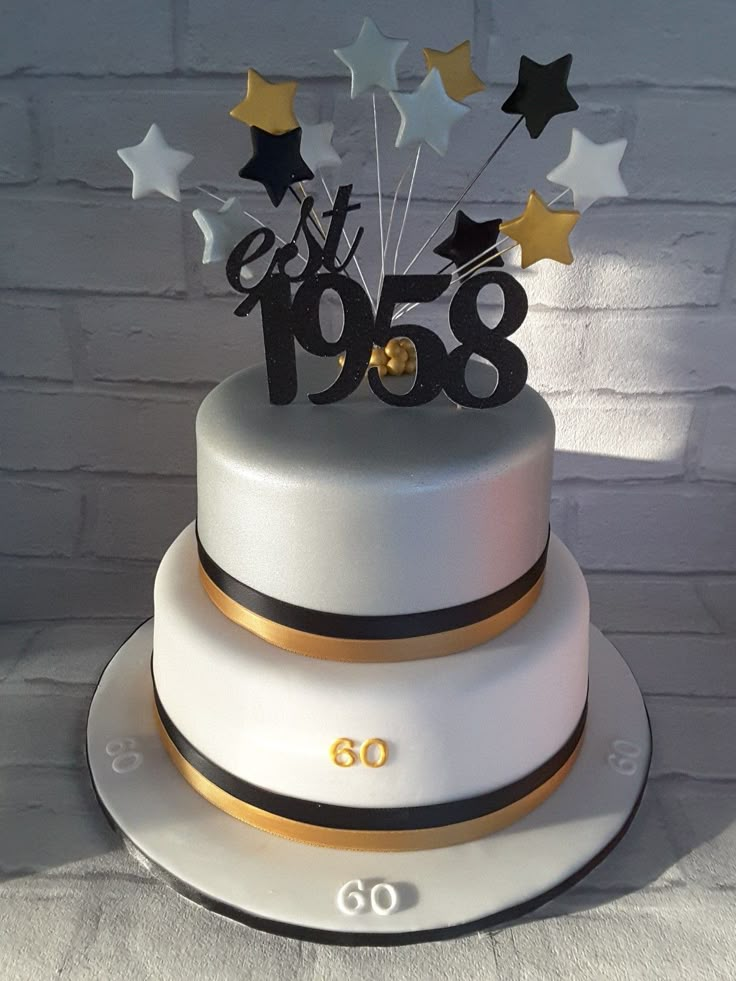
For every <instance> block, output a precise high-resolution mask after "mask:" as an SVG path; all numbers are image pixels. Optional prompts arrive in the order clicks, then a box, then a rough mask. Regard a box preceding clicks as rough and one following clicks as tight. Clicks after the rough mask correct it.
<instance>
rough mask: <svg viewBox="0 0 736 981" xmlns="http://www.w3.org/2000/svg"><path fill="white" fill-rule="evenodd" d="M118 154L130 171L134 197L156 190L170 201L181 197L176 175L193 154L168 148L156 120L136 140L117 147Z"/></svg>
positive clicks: (190, 159)
mask: <svg viewBox="0 0 736 981" xmlns="http://www.w3.org/2000/svg"><path fill="white" fill-rule="evenodd" d="M118 156H119V157H120V159H121V160H122V161H123V163H124V164H126V166H128V167H129V168H130V169H131V171H132V172H133V197H134V198H136V199H137V198H145V197H146V196H147V195H149V194H153V192H154V191H158V192H159V194H165V195H166V197H167V198H173V199H174V201H180V200H181V193H180V191H179V174H180V173H181V172H182V170H184V168H185V167H187V166H188V165H189V164H190V163H191V162H192V160H194V157H193V156H192V155H191V153H185V152H184V151H183V150H175V149H174V148H173V147H170V146H169V144H168V143H167V142H166V140H165V139H164V136H163V133H162V132H161V130H160V129H159V128H158V126H157V125H156V123H154V124H153V125H152V126H151V128H150V129H149V130H148V132H147V133H146V135H145V137H144V138H143V140H141V142H140V143H137V144H136V145H135V146H126V147H123V148H122V149H120V150H118Z"/></svg>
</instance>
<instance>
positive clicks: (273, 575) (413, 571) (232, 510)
mask: <svg viewBox="0 0 736 981" xmlns="http://www.w3.org/2000/svg"><path fill="white" fill-rule="evenodd" d="M298 369H299V396H298V397H297V399H296V400H295V402H293V403H292V404H291V405H271V404H270V403H269V402H268V395H267V388H266V377H265V370H264V369H263V367H262V366H258V367H256V368H251V369H249V370H247V371H244V372H240V373H239V374H237V375H233V376H232V377H231V378H229V379H228V380H227V381H225V382H223V383H222V384H220V385H218V386H217V388H215V389H214V391H212V392H211V393H210V395H209V396H208V397H207V398H206V399H205V401H204V402H203V404H202V406H201V408H200V410H199V414H198V416H197V496H198V511H197V515H198V530H199V534H200V537H201V540H202V543H203V545H204V547H205V549H206V550H207V552H208V553H209V555H210V556H211V557H212V558H213V559H214V561H215V562H216V563H217V564H218V565H219V566H221V567H222V568H223V569H224V570H225V571H226V572H228V573H230V575H231V576H234V577H235V578H236V579H238V580H240V581H241V582H243V583H245V584H246V585H248V586H251V587H253V588H254V589H257V590H259V591H260V592H262V593H266V594H267V595H268V596H273V597H275V598H277V599H280V600H285V601H287V602H290V603H294V604H296V605H297V606H304V607H308V608H310V609H314V610H324V611H328V612H332V613H347V614H353V615H359V614H364V615H386V614H392V613H399V614H401V613H416V612H419V611H424V610H435V609H440V608H444V607H447V606H455V605H458V604H461V603H466V602H468V601H470V600H474V599H478V598H480V597H482V596H487V595H489V594H491V593H494V592H496V591H497V590H499V589H502V588H503V587H504V586H507V585H508V584H509V583H511V582H513V581H514V580H515V579H517V578H518V577H519V576H521V575H523V573H525V572H526V571H527V570H528V569H529V568H530V567H531V566H532V565H533V564H534V562H535V561H536V560H537V559H538V558H539V556H540V554H541V552H542V549H543V548H544V543H545V541H546V538H547V528H548V523H549V498H550V481H551V475H552V452H553V446H554V420H553V418H552V413H551V412H550V410H549V408H548V406H547V404H546V403H545V401H544V399H542V398H541V396H539V395H538V394H537V393H536V392H535V391H533V389H531V388H529V387H527V388H525V389H524V390H523V391H522V392H521V394H520V395H519V396H518V397H517V398H516V399H514V400H513V401H512V402H509V403H508V404H506V405H503V406H500V407H499V408H495V409H487V410H473V409H463V410H460V409H458V408H457V407H455V406H454V405H452V404H451V403H449V402H448V401H447V400H446V399H445V398H444V397H439V398H437V399H435V401H434V402H432V403H430V404H429V405H425V406H421V407H419V408H416V409H397V408H392V407H390V406H386V405H384V404H383V403H381V402H380V401H379V400H378V399H376V397H375V396H374V395H373V394H372V393H371V391H370V390H369V389H368V386H367V384H365V383H363V385H362V386H361V389H360V391H359V392H356V393H355V394H354V395H352V396H351V397H350V398H348V399H346V400H345V401H343V402H340V403H338V404H336V405H327V406H320V405H312V404H311V403H309V402H308V400H307V393H309V392H318V391H322V390H323V389H325V388H327V387H328V386H329V385H330V383H331V382H332V380H333V379H334V377H335V376H336V375H337V373H338V370H339V369H338V367H337V364H336V362H334V363H333V362H332V361H331V360H329V359H323V358H320V359H314V358H305V359H302V360H301V361H299V362H298ZM467 375H468V385H469V386H470V387H471V389H472V390H473V391H478V392H484V391H486V390H488V389H489V385H488V380H489V376H490V369H489V367H488V365H486V364H482V363H476V362H473V363H471V364H469V365H468V372H467ZM400 382H401V379H398V380H397V384H400ZM490 387H492V385H491V386H490ZM305 402H306V405H305Z"/></svg>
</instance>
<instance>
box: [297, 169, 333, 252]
mask: <svg viewBox="0 0 736 981" xmlns="http://www.w3.org/2000/svg"><path fill="white" fill-rule="evenodd" d="M299 190H300V191H301V192H302V201H303V200H304V198H306V196H307V190H306V188H305V187H304V183H303V182H302V181H299ZM310 213H311V214H312V215H313V216H314V220H315V221H316V222H317V226H318V228H319V232H320V235H321V236H322V238H323V239H324V240H325V241H327V232H326V231H325V229H324V225H323V224H322V222H321V221H320V220H319V214H318V212H316V211H315V210H314V209H312V211H311V212H310Z"/></svg>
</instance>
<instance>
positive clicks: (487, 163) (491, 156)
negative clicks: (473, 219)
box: [404, 116, 524, 273]
mask: <svg viewBox="0 0 736 981" xmlns="http://www.w3.org/2000/svg"><path fill="white" fill-rule="evenodd" d="M523 119H524V117H523V116H519V118H518V119H517V120H516V122H515V123H514V125H513V126H512V127H511V129H510V130H509V131H508V133H507V134H506V136H504V138H503V139H502V140H501V142H500V143H499V144H498V145H497V146H496V147H495V149H494V150H492V151H491V153H490V154H489V155H488V157H486V159H485V161H484V162H483V163H482V164H481V166H480V168H479V169H478V170H477V172H476V174H475V176H474V177H473V178H472V179H471V180H470V182H469V183H468V184H467V186H466V187H465V190H464V191H463V192H462V194H461V195H460V197H459V198H457V200H456V201H455V203H454V204H452V205H451V206H450V208H449V210H448V212H447V214H446V215H445V217H444V218H443V219H442V221H441V222H440V223H439V225H437V227H436V228H435V229H433V231H431V232H430V234H429V236H428V237H427V239H426V240H425V241H424V242H423V243H422V245H421V246H420V247H419V250H418V251H417V253H416V254H415V255H414V258H413V259H412V260H411V262H410V263H409V265H408V266H407V267H406V269H405V270H404V273H408V272H409V270H410V269H411V267H412V266H413V265H414V263H415V262H416V261H417V259H418V258H419V256H420V255H421V254H422V253H423V252H424V250H425V249H426V248H427V246H428V245H429V243H430V242H431V241H432V239H433V238H434V237H435V235H436V234H437V232H438V231H439V230H440V228H442V226H443V225H444V224H445V222H446V221H447V219H448V218H449V217H450V215H451V214H452V212H453V211H454V210H455V208H457V206H458V205H459V204H460V203H461V202H462V201H463V200H464V199H465V197H466V196H467V195H468V193H469V192H470V190H471V188H472V187H473V186H474V185H475V183H476V181H477V180H478V178H479V177H480V176H481V174H482V173H483V171H484V170H485V169H486V168H487V167H489V166H490V164H491V162H492V161H493V159H494V157H495V156H496V154H497V153H498V152H499V150H500V149H501V147H502V146H503V145H504V144H505V143H506V141H507V140H508V139H509V137H510V136H511V134H512V133H513V132H514V130H515V129H516V128H517V126H519V124H520V123H521V121H522V120H523Z"/></svg>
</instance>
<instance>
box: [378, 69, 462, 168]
mask: <svg viewBox="0 0 736 981" xmlns="http://www.w3.org/2000/svg"><path fill="white" fill-rule="evenodd" d="M389 95H390V96H391V98H392V99H393V101H394V103H395V105H396V108H397V109H398V110H399V113H400V114H401V125H400V126H399V134H398V136H397V137H396V146H397V147H400V146H410V145H412V144H415V143H419V141H420V140H424V142H425V143H428V144H429V145H430V146H431V147H432V149H433V150H436V151H437V153H439V154H441V155H442V156H444V155H445V153H447V147H448V145H449V142H450V129H451V128H452V126H453V125H454V124H455V123H456V122H457V121H458V119H461V118H462V117H463V116H464V115H465V113H466V112H470V109H469V108H468V106H464V105H462V104H461V103H460V102H456V101H455V100H454V99H451V98H450V97H449V95H448V94H447V92H445V87H444V85H443V84H442V78H441V76H440V73H439V72H438V71H437V69H436V68H433V69H432V70H431V71H430V73H429V74H428V75H427V77H426V78H425V79H424V81H423V82H422V84H421V85H420V86H419V88H418V89H416V91H414V92H389Z"/></svg>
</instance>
